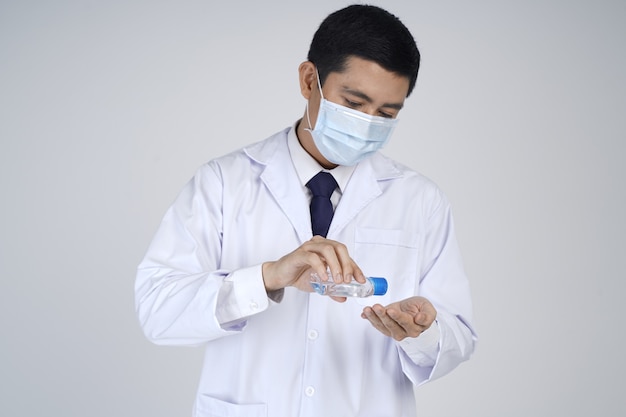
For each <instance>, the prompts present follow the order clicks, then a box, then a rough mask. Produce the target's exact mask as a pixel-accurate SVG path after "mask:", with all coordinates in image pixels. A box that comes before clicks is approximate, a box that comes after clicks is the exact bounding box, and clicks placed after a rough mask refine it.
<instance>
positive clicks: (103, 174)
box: [0, 0, 626, 417]
mask: <svg viewBox="0 0 626 417" xmlns="http://www.w3.org/2000/svg"><path fill="white" fill-rule="evenodd" d="M345 4H348V3H347V2H343V1H341V2H339V1H330V0H324V1H315V2H296V1H282V2H281V1H268V2H261V1H250V2H234V1H233V2H220V3H217V2H209V1H147V0H146V1H106V2H105V1H95V0H93V1H71V0H58V1H50V2H44V1H13V2H9V1H1V2H0V138H1V144H2V147H1V151H0V187H1V188H0V192H1V196H2V197H1V198H2V204H1V205H0V222H1V223H0V227H1V231H0V276H1V280H2V286H1V289H0V309H1V310H0V313H1V314H0V329H1V330H0V331H1V334H2V342H1V345H0V383H1V386H0V415H3V416H17V415H23V416H34V415H39V416H61V415H62V416H154V417H157V416H164V417H165V416H186V415H190V409H191V404H192V400H193V397H194V392H195V389H196V383H197V379H198V375H199V368H200V363H201V355H202V349H198V348H168V347H157V346H154V345H151V344H150V343H149V342H147V341H146V340H145V339H144V338H143V335H142V334H141V331H140V329H139V327H138V324H137V320H136V317H135V314H134V304H133V303H134V300H133V285H134V275H135V268H136V265H137V264H138V262H139V261H140V260H141V258H142V256H143V254H144V251H145V249H146V248H147V245H148V243H149V241H150V239H151V237H152V235H153V233H154V232H155V230H156V228H157V226H158V224H159V221H160V219H161V217H162V215H163V214H164V212H165V210H166V208H167V207H168V205H169V204H170V203H171V202H172V200H173V199H174V198H175V196H176V194H177V193H178V191H179V190H180V189H181V187H182V186H183V184H184V183H185V182H186V181H187V180H188V179H189V177H190V176H191V175H192V174H193V173H194V171H195V170H196V168H197V167H198V166H199V165H200V164H202V163H203V162H205V161H206V160H208V159H211V158H213V157H216V156H219V155H221V154H223V153H226V152H228V151H231V150H234V149H236V148H239V147H241V146H243V145H245V144H247V143H250V142H253V141H257V140H260V139H263V138H264V137H266V136H268V135H270V134H272V133H274V132H275V131H277V130H279V129H282V128H283V127H286V126H288V125H290V124H291V123H292V122H293V121H294V120H296V118H298V117H300V116H301V114H302V111H303V109H304V100H303V99H302V97H301V96H300V94H299V89H298V85H297V67H298V65H299V64H300V62H301V61H303V60H304V59H305V56H306V52H307V49H308V44H309V42H310V39H311V37H312V35H313V32H314V31H315V29H316V28H317V26H318V24H319V23H320V22H321V20H322V19H323V18H324V17H325V16H326V15H327V14H328V13H330V12H332V11H334V10H335V9H337V8H339V7H341V6H343V5H345ZM376 4H379V5H381V6H383V7H385V8H387V9H388V10H390V11H391V12H393V13H395V14H397V15H398V16H399V17H400V18H401V19H402V20H403V21H404V22H405V24H406V25H407V26H408V27H409V28H410V29H411V31H412V32H413V34H414V35H415V37H416V39H417V41H418V44H419V46H420V48H421V51H422V54H423V67H422V70H421V73H420V76H419V79H418V85H417V89H416V91H415V93H414V95H413V96H412V97H410V98H409V100H408V101H407V105H406V108H405V110H403V111H402V113H401V119H402V120H401V122H400V125H399V128H398V130H397V131H396V134H395V136H394V138H393V140H392V143H390V145H389V146H388V148H387V149H386V150H385V152H386V153H387V154H388V155H391V156H393V157H395V158H397V159H399V160H400V161H402V162H404V163H406V164H408V165H411V166H413V167H414V168H416V169H417V170H419V171H421V172H423V173H424V174H426V175H427V176H429V177H431V178H432V179H433V180H435V181H436V182H437V183H438V184H439V185H440V186H441V187H442V188H443V189H444V191H445V192H446V193H447V195H448V196H449V198H450V200H451V201H452V203H453V207H454V211H455V216H456V223H457V229H458V234H459V239H460V243H461V246H462V249H463V253H464V259H465V263H466V268H467V272H468V274H469V276H470V278H471V282H472V290H473V296H474V300H475V319H476V325H477V327H478V330H479V333H480V337H481V339H480V342H479V345H478V350H477V352H476V354H475V355H474V357H473V358H472V360H471V361H470V362H467V363H465V364H463V365H461V367H460V368H459V369H457V370H456V371H455V372H454V373H453V374H451V375H449V376H447V377H445V378H443V379H441V380H439V381H436V382H433V383H431V384H428V385H426V386H424V387H422V388H420V389H418V391H417V396H418V402H419V407H420V410H421V415H422V416H480V417H486V416H554V415H568V416H588V415H603V416H617V415H624V414H626V400H625V399H624V384H623V374H624V372H626V366H625V360H624V355H623V351H624V341H625V337H624V325H623V320H622V318H621V315H622V311H623V308H622V303H621V301H622V294H623V293H624V289H625V287H626V285H625V281H626V280H625V278H626V277H625V276H624V275H625V274H624V268H623V264H624V262H623V254H622V252H623V249H624V246H625V245H624V243H623V242H624V240H623V236H624V233H625V232H626V230H625V229H626V227H625V226H626V223H625V221H624V219H623V217H622V216H623V213H624V208H625V207H624V197H625V187H624V184H623V182H624V179H625V174H626V172H625V169H624V140H625V139H626V122H625V118H626V82H625V76H624V74H626V48H625V47H624V40H625V39H626V24H624V22H625V21H626V3H625V2H623V1H607V0H604V1H601V0H596V1H591V0H589V1H575V0H574V1H567V0H561V1H558V0H552V1H515V2H513V1H495V0H494V1H487V0H478V1H471V2H470V1H464V0H463V1H462V0H451V1H428V2H427V1H382V0H380V1H378V2H377V3H376ZM261 383H271V381H262V382H261ZM372 383H376V381H372ZM277 389H280V387H278V388H277Z"/></svg>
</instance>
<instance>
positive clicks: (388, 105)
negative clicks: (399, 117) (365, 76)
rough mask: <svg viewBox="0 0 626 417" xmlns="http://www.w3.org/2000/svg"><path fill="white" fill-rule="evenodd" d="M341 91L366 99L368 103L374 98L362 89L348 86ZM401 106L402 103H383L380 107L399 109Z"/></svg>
mask: <svg viewBox="0 0 626 417" xmlns="http://www.w3.org/2000/svg"><path fill="white" fill-rule="evenodd" d="M343 91H344V92H346V93H348V94H352V95H353V96H355V97H358V98H360V99H363V100H365V101H367V102H368V103H372V102H373V101H374V100H372V99H371V97H370V96H368V95H367V94H365V93H363V92H362V91H358V90H353V89H351V88H349V87H343ZM403 106H404V103H383V105H382V106H381V107H386V108H390V109H396V110H401V109H402V107H403Z"/></svg>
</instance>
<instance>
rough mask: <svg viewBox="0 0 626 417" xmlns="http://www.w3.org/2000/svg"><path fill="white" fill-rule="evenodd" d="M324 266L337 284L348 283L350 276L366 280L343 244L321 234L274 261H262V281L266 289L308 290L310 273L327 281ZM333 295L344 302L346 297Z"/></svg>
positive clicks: (309, 288)
mask: <svg viewBox="0 0 626 417" xmlns="http://www.w3.org/2000/svg"><path fill="white" fill-rule="evenodd" d="M327 267H328V268H329V270H330V272H331V274H332V279H333V281H335V282H336V283H340V282H346V283H348V282H350V281H352V278H353V277H354V279H355V280H357V281H358V282H360V283H364V282H365V275H363V272H362V271H361V268H359V267H358V266H357V264H356V263H355V262H354V261H353V260H352V258H351V257H350V255H349V254H348V249H347V248H346V246H345V245H344V244H342V243H340V242H337V241H334V240H330V239H325V238H323V237H321V236H314V237H313V239H311V240H309V241H308V242H305V243H304V244H303V245H302V246H300V247H299V248H297V249H296V250H294V251H293V252H291V253H288V254H287V255H285V256H283V257H282V258H280V259H279V260H277V261H274V262H266V263H264V264H263V281H264V282H265V288H266V289H267V291H275V290H279V289H281V288H285V287H289V286H291V287H296V288H298V289H299V290H301V291H307V292H311V291H312V288H311V284H310V276H311V273H313V272H317V274H318V275H319V276H320V277H321V278H322V279H323V280H326V277H327V273H326V268H327ZM333 298H334V299H335V300H337V301H345V297H333Z"/></svg>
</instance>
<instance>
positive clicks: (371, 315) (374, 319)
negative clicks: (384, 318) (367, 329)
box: [361, 307, 391, 336]
mask: <svg viewBox="0 0 626 417" xmlns="http://www.w3.org/2000/svg"><path fill="white" fill-rule="evenodd" d="M361 317H363V318H364V319H366V320H368V321H369V322H370V323H371V324H372V326H373V327H374V328H375V329H376V330H378V331H379V332H381V333H382V334H384V335H385V336H391V333H390V332H389V330H388V329H387V328H386V327H385V325H384V324H383V323H382V322H381V321H380V319H379V318H378V315H377V314H376V313H375V312H374V310H373V309H372V308H371V307H365V308H364V309H363V312H362V313H361Z"/></svg>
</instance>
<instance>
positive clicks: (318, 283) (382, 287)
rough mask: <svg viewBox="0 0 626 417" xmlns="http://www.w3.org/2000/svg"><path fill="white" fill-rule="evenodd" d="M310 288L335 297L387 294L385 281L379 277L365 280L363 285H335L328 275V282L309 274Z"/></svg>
mask: <svg viewBox="0 0 626 417" xmlns="http://www.w3.org/2000/svg"><path fill="white" fill-rule="evenodd" d="M311 287H313V290H314V291H315V292H316V293H318V294H321V295H332V296H335V297H369V296H370V295H385V294H386V293H387V280H386V279H385V278H380V277H368V278H365V284H361V283H360V282H357V281H355V280H352V282H349V283H345V282H342V283H340V284H336V283H335V282H334V281H333V280H332V277H331V276H330V273H329V274H328V280H327V281H322V279H321V278H320V277H319V275H318V274H317V273H316V272H313V273H312V274H311Z"/></svg>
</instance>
